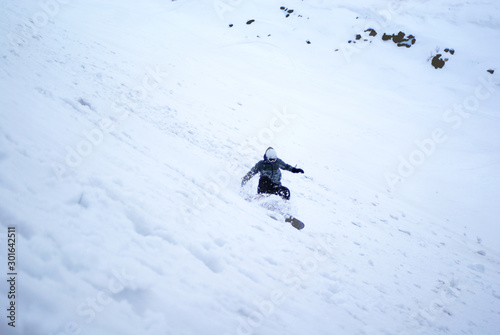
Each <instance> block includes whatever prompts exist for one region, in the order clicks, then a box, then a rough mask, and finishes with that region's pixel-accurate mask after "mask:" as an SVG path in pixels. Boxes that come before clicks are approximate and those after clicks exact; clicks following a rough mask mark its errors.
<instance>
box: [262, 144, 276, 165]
mask: <svg viewBox="0 0 500 335" xmlns="http://www.w3.org/2000/svg"><path fill="white" fill-rule="evenodd" d="M264 157H265V158H266V160H268V161H269V162H271V163H273V162H276V160H277V159H278V155H276V151H274V149H273V148H272V147H269V148H267V150H266V154H265V155H264Z"/></svg>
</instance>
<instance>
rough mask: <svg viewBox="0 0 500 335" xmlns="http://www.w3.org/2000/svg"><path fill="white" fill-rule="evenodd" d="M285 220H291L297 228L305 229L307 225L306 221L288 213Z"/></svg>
mask: <svg viewBox="0 0 500 335" xmlns="http://www.w3.org/2000/svg"><path fill="white" fill-rule="evenodd" d="M285 222H289V223H291V224H292V226H293V227H294V228H297V229H298V230H301V229H303V228H304V227H305V226H306V225H305V224H304V222H302V221H300V220H299V219H297V218H294V217H293V216H290V215H287V216H285Z"/></svg>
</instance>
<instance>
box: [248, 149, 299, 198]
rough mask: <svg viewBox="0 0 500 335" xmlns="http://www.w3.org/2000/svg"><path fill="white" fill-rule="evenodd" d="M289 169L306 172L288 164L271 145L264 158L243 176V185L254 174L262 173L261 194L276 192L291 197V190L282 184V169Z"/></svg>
mask: <svg viewBox="0 0 500 335" xmlns="http://www.w3.org/2000/svg"><path fill="white" fill-rule="evenodd" d="M280 169H282V170H287V171H290V172H292V173H304V170H302V169H297V168H294V167H293V166H291V165H289V164H286V163H285V162H283V161H282V160H281V159H279V158H278V156H277V155H276V151H274V149H273V148H271V147H269V148H268V149H267V150H266V153H265V154H264V159H263V160H261V161H259V162H258V163H257V164H255V166H254V167H253V168H252V169H251V170H250V171H249V172H248V173H247V174H246V175H245V176H244V177H243V180H242V181H241V186H244V185H245V184H246V183H247V182H248V181H249V180H250V179H251V178H252V177H253V176H255V175H256V174H257V173H260V179H259V187H258V188H257V193H259V194H276V195H279V196H280V197H282V198H283V199H285V200H289V199H290V190H289V189H288V188H286V187H285V186H282V185H281V170H280Z"/></svg>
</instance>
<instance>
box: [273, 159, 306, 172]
mask: <svg viewBox="0 0 500 335" xmlns="http://www.w3.org/2000/svg"><path fill="white" fill-rule="evenodd" d="M278 164H279V167H280V169H283V170H287V171H290V172H292V173H304V170H302V169H297V168H294V167H293V166H291V165H290V164H287V163H285V162H283V161H282V160H281V159H278Z"/></svg>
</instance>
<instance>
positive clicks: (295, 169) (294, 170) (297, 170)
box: [292, 168, 304, 173]
mask: <svg viewBox="0 0 500 335" xmlns="http://www.w3.org/2000/svg"><path fill="white" fill-rule="evenodd" d="M292 173H304V170H302V169H297V168H293V169H292Z"/></svg>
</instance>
